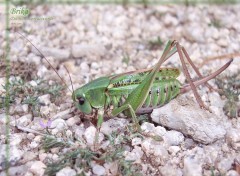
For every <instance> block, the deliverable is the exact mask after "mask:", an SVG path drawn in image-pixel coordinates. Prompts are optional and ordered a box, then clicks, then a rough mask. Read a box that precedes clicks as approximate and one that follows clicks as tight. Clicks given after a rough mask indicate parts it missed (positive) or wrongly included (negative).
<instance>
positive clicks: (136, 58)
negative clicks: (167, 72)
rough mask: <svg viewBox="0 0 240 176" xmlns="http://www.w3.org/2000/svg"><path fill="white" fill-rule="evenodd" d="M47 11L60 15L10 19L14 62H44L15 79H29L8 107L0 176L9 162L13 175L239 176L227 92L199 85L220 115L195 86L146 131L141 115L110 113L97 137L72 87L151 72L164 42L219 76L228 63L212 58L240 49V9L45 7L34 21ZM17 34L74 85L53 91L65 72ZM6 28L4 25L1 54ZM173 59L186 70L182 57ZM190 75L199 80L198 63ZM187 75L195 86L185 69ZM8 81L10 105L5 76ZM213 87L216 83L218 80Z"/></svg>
mask: <svg viewBox="0 0 240 176" xmlns="http://www.w3.org/2000/svg"><path fill="white" fill-rule="evenodd" d="M11 7H13V6H11ZM0 8H1V9H3V7H2V6H1V7H0ZM43 16H45V17H51V18H49V19H50V20H39V21H33V20H23V21H21V23H20V25H19V26H18V27H17V26H16V24H13V20H10V26H11V32H10V36H9V38H10V48H11V50H10V54H9V56H10V57H9V58H10V61H11V63H14V64H17V63H18V62H19V63H20V62H25V63H32V64H35V65H36V68H34V69H33V68H32V74H29V75H28V77H24V76H26V75H24V74H25V73H26V72H23V73H22V72H20V73H19V74H17V75H16V74H14V75H15V76H14V75H11V83H12V84H13V83H15V84H17V83H16V81H15V80H18V81H19V80H20V78H21V79H23V80H24V83H21V82H20V83H18V84H20V85H25V84H26V86H25V87H24V89H21V90H19V89H13V90H14V91H11V92H10V93H11V95H14V96H13V97H12V98H13V100H14V101H12V102H11V106H10V109H9V115H8V116H6V111H5V110H6V109H4V108H1V111H0V126H1V128H0V176H3V175H5V171H6V168H7V167H8V166H10V169H9V174H10V175H39V176H40V175H51V174H53V175H58V176H63V175H76V174H79V175H81V174H82V173H84V174H85V175H121V174H122V175H135V174H137V173H139V174H140V175H168V176H176V175H177V176H181V175H186V176H193V175H196V176H200V175H226V176H237V175H239V174H240V153H239V152H240V118H239V115H238V116H236V117H234V118H230V117H228V116H226V115H225V113H224V111H223V109H224V107H225V102H226V101H227V97H226V96H225V97H224V96H220V94H219V93H218V92H210V91H208V89H206V87H204V86H201V87H200V88H199V89H198V90H199V93H200V95H201V97H202V99H203V101H204V103H205V104H206V105H207V107H209V109H210V111H211V113H210V112H208V111H206V110H203V109H200V108H199V107H198V105H197V103H196V102H195V101H194V97H193V94H192V93H191V92H190V93H188V94H187V95H186V96H179V97H178V98H177V99H175V100H173V101H171V102H170V103H168V104H167V105H166V106H164V107H161V108H159V109H155V110H154V111H153V113H152V114H151V115H150V116H151V117H149V118H148V119H147V121H148V122H141V130H142V131H141V132H140V133H139V132H136V131H135V130H134V129H135V125H134V124H133V123H132V122H131V120H132V119H131V118H122V115H120V116H119V117H118V118H111V119H109V118H106V119H105V121H104V122H103V124H102V127H101V128H100V129H99V133H97V132H98V128H97V125H96V123H97V122H96V120H94V118H93V117H92V116H91V115H85V116H84V115H83V114H82V113H81V112H79V111H78V110H76V109H75V108H74V104H73V102H72V99H71V91H72V86H73V88H74V89H76V88H78V87H80V86H81V85H83V84H85V83H87V82H89V81H91V80H93V79H95V78H97V77H100V76H106V75H110V74H113V73H123V72H126V71H132V70H136V69H142V68H150V67H151V66H153V65H154V64H155V63H156V62H157V60H158V58H159V56H161V53H162V50H163V49H164V44H162V42H163V43H166V41H167V40H169V39H176V40H178V41H179V42H180V44H182V45H183V46H184V47H185V48H186V50H187V51H188V53H189V55H190V57H191V59H192V60H193V62H194V63H195V64H196V65H197V66H198V67H199V68H200V70H201V73H202V74H203V75H207V74H210V73H211V72H213V71H214V70H216V69H217V68H219V67H221V65H223V64H224V63H226V62H227V59H215V60H213V61H211V62H210V61H209V62H208V61H207V59H206V58H207V57H208V56H217V55H221V54H226V53H236V52H239V49H240V23H238V21H239V18H240V6H239V5H222V6H208V5H196V6H184V5H152V6H148V7H143V6H142V5H129V6H122V5H97V4H94V5H51V6H50V5H47V4H46V5H38V6H31V11H30V15H29V16H28V17H27V18H31V17H43ZM0 19H1V20H3V19H4V18H2V16H0ZM14 22H17V21H14ZM14 25H15V28H14V29H13V26H14ZM3 27H4V25H3V26H1V27H0V28H1V29H4V28H3ZM15 31H19V32H20V33H22V34H24V35H25V36H26V37H27V38H28V39H29V40H30V41H31V42H32V43H34V45H35V46H36V47H37V48H38V49H40V50H41V51H42V53H43V54H44V55H45V56H46V57H47V59H48V60H49V61H50V62H51V63H52V66H53V68H55V69H57V71H58V74H59V75H60V76H61V77H62V78H63V79H64V80H65V82H66V84H67V85H68V88H66V89H63V90H62V91H60V94H57V95H56V96H54V93H56V92H57V91H56V90H58V89H57V87H56V86H55V84H54V83H55V82H56V81H58V82H60V80H59V77H58V76H57V74H56V73H55V72H54V71H53V68H51V67H50V66H49V64H48V63H47V62H46V61H45V60H44V59H43V58H42V56H41V54H40V53H39V52H38V51H37V50H36V49H35V48H34V47H33V46H32V45H31V44H29V43H28V42H27V41H26V40H24V39H23V38H21V37H20V35H19V34H18V33H16V32H15ZM5 34H6V32H5V31H3V30H1V33H0V36H1V37H0V45H1V47H0V54H1V57H3V54H4V53H5V50H4V49H3V48H5V47H6V42H5V41H4V36H5ZM202 63H205V64H204V65H203V66H201V67H200V66H199V65H201V64H202ZM165 65H167V66H169V67H178V68H181V64H180V60H179V59H178V56H177V55H174V56H172V57H171V59H169V60H168V61H167V62H166V63H165ZM239 65H240V59H239V55H238V56H235V57H234V61H233V63H232V64H231V66H230V67H229V68H228V69H227V70H225V71H224V72H223V73H222V74H226V75H231V74H234V73H235V74H236V73H239V68H240V67H239ZM16 67H18V66H16ZM64 67H66V68H67V70H68V71H67V70H66V69H65V68H64ZM3 68H5V67H2V66H1V65H0V69H3ZM68 72H69V75H70V77H71V80H72V81H70V79H69V75H68ZM0 73H2V70H0ZM33 73H36V74H33ZM190 73H191V75H192V76H193V77H195V76H196V74H195V73H194V72H193V71H192V70H191V69H190ZM34 75H37V76H38V77H40V78H41V79H42V80H45V81H46V82H45V84H43V83H42V82H41V80H39V79H36V77H34ZM29 77H30V78H31V79H29ZM178 79H179V80H180V82H181V83H182V84H185V83H186V78H185V77H184V75H183V74H181V75H180V76H179V78H178ZM71 82H72V84H73V85H72V86H71ZM0 83H1V84H0V85H1V86H0V95H1V99H0V105H1V103H3V101H4V99H2V95H5V89H4V87H3V86H2V85H3V84H5V78H4V77H3V78H0ZM42 84H43V85H42ZM61 84H62V83H61ZM210 84H212V85H213V86H214V88H217V85H216V82H215V79H213V80H211V81H210ZM15 86H17V85H15ZM50 86H52V87H51V88H50ZM54 86H55V87H54ZM232 91H234V90H232ZM14 93H15V94H14ZM30 95H31V96H30ZM35 97H36V98H35ZM239 98H240V96H238V99H239ZM30 100H31V101H30ZM34 103H36V104H34ZM236 106H240V104H239V102H238V103H237V104H236ZM238 113H239V114H240V112H238ZM139 118H143V117H142V116H141V117H139ZM8 131H9V133H10V136H7V133H8ZM96 134H97V136H96ZM46 136H48V137H49V138H47V139H46ZM7 141H9V143H10V144H9V145H7ZM63 158H64V160H63ZM6 160H8V162H9V163H7V162H6ZM59 161H65V162H59ZM50 163H52V165H49V164H50ZM54 163H55V165H54ZM64 163H65V164H66V165H64ZM53 171H55V172H53Z"/></svg>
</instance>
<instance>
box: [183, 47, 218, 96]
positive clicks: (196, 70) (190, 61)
mask: <svg viewBox="0 0 240 176" xmlns="http://www.w3.org/2000/svg"><path fill="white" fill-rule="evenodd" d="M181 48H182V51H183V54H184V55H185V57H186V59H187V60H188V62H189V64H190V65H191V66H192V68H193V70H194V71H195V72H196V73H197V75H198V76H199V78H203V76H202V74H201V73H200V71H199V70H198V68H197V67H196V66H195V64H194V63H193V61H192V60H191V58H190V57H189V55H188V53H187V51H186V50H185V48H184V47H183V46H182V47H181ZM205 85H206V86H207V87H208V89H209V90H210V91H212V90H214V88H213V87H212V86H211V85H210V84H209V83H207V82H206V83H205Z"/></svg>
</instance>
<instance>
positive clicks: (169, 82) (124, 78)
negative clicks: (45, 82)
mask: <svg viewBox="0 0 240 176" xmlns="http://www.w3.org/2000/svg"><path fill="white" fill-rule="evenodd" d="M20 35H21V36H23V35H22V34H20ZM23 37H24V38H25V39H26V40H28V39H27V38H26V37H25V36H23ZM28 42H30V41H29V40H28ZM30 43H31V44H32V42H30ZM32 45H33V44H32ZM33 47H34V48H35V49H37V48H36V47H35V46H34V45H33ZM37 50H38V49H37ZM38 51H39V50H38ZM39 53H40V54H41V56H42V57H43V58H44V59H45V60H46V61H47V62H48V63H49V61H48V60H47V59H46V57H45V56H44V55H43V54H42V53H41V52H40V51H39ZM175 53H178V55H179V58H180V61H181V64H182V67H183V73H184V75H185V76H186V79H187V81H188V83H189V84H187V85H184V86H181V83H180V82H179V81H178V80H177V79H176V78H177V77H178V75H179V74H180V71H179V69H177V68H161V65H162V64H163V63H164V62H165V61H166V60H167V59H169V58H170V57H171V56H172V55H173V54H175ZM186 60H187V61H188V62H189V64H190V65H191V66H192V67H193V69H194V71H195V72H196V74H197V75H198V76H199V78H200V79H199V80H197V81H194V82H193V81H192V79H191V76H190V74H189V72H188V69H187V67H186ZM232 61H233V59H231V60H230V61H228V62H227V63H226V64H225V65H223V66H222V67H221V68H220V69H218V70H217V71H215V72H214V73H212V74H211V75H209V76H206V77H203V76H202V75H201V73H200V72H199V70H198V69H197V67H196V66H195V65H194V63H193V62H192V60H191V59H190V57H189V55H188V53H187V52H186V50H185V49H184V47H182V46H181V45H180V44H179V43H178V42H177V41H175V40H174V41H168V42H167V45H166V47H165V49H164V51H163V54H162V56H161V57H160V59H159V61H158V62H157V64H156V65H155V66H154V67H153V68H151V69H144V70H138V71H132V72H127V73H122V74H118V75H112V76H108V77H100V78H98V79H95V80H93V81H91V82H89V83H87V84H85V85H84V86H82V87H80V88H78V89H76V90H73V93H72V99H73V101H74V103H75V105H76V107H77V109H79V110H80V111H81V112H83V113H84V114H91V113H93V112H94V111H95V113H96V114H97V115H96V116H97V118H98V122H97V127H98V129H99V128H100V127H101V124H102V122H103V117H104V114H107V112H109V110H110V115H111V116H117V115H118V114H119V113H122V112H123V113H124V114H126V115H128V116H129V115H130V116H131V117H132V119H133V122H134V123H135V124H136V125H137V128H138V130H140V126H139V124H138V120H137V116H136V113H138V114H144V113H150V112H151V111H152V110H153V109H154V108H157V107H160V106H163V105H165V104H167V103H168V102H169V101H171V100H172V99H174V98H175V97H176V96H178V95H179V94H182V93H185V92H187V91H189V90H193V93H194V96H195V98H196V100H197V102H198V104H199V106H200V107H201V108H205V109H207V108H206V106H205V105H204V104H203V101H202V100H201V98H200V96H199V94H198V92H197V89H196V87H197V86H199V85H201V84H206V86H207V87H208V88H209V89H213V88H212V87H211V86H210V85H209V84H208V83H207V81H209V80H210V79H213V78H214V77H216V76H217V75H219V74H220V73H221V72H222V71H224V70H225V69H226V68H227V67H228V66H229V65H230V64H231V62H232ZM49 64H50V63H49ZM50 66H51V67H52V68H53V66H52V65H51V64H50ZM53 69H54V68H53ZM54 71H55V72H56V73H57V71H56V70H55V69H54ZM57 75H58V76H59V74H58V73H57ZM59 77H60V76H59ZM60 79H61V80H62V81H63V79H62V78H61V77H60ZM70 79H71V78H70ZM63 82H64V81H63ZM64 84H66V83H65V82H64Z"/></svg>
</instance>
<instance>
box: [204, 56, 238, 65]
mask: <svg viewBox="0 0 240 176" xmlns="http://www.w3.org/2000/svg"><path fill="white" fill-rule="evenodd" d="M238 56H240V53H230V54H224V55H221V56H211V57H207V58H205V59H204V61H203V62H202V63H201V64H200V67H202V66H203V65H205V64H206V63H208V62H210V61H213V60H222V59H231V58H234V57H238Z"/></svg>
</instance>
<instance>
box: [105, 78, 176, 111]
mask: <svg viewBox="0 0 240 176" xmlns="http://www.w3.org/2000/svg"><path fill="white" fill-rule="evenodd" d="M136 87H137V85H131V86H130V85H129V86H124V87H121V88H120V87H118V88H112V89H110V90H109V92H108V93H109V95H110V97H109V98H110V100H109V102H108V104H109V105H113V106H114V107H120V106H121V105H122V104H123V103H124V102H125V100H126V99H127V97H128V95H129V94H130V93H131V92H132V91H134V89H135V88H136ZM179 93H180V82H179V81H178V80H177V79H164V80H159V81H158V82H154V83H153V85H152V87H151V89H150V91H149V93H148V96H147V98H146V100H145V102H144V104H143V106H142V107H156V106H163V105H165V104H166V103H168V102H169V101H170V100H172V99H173V98H175V97H176V96H177V95H178V94H179Z"/></svg>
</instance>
